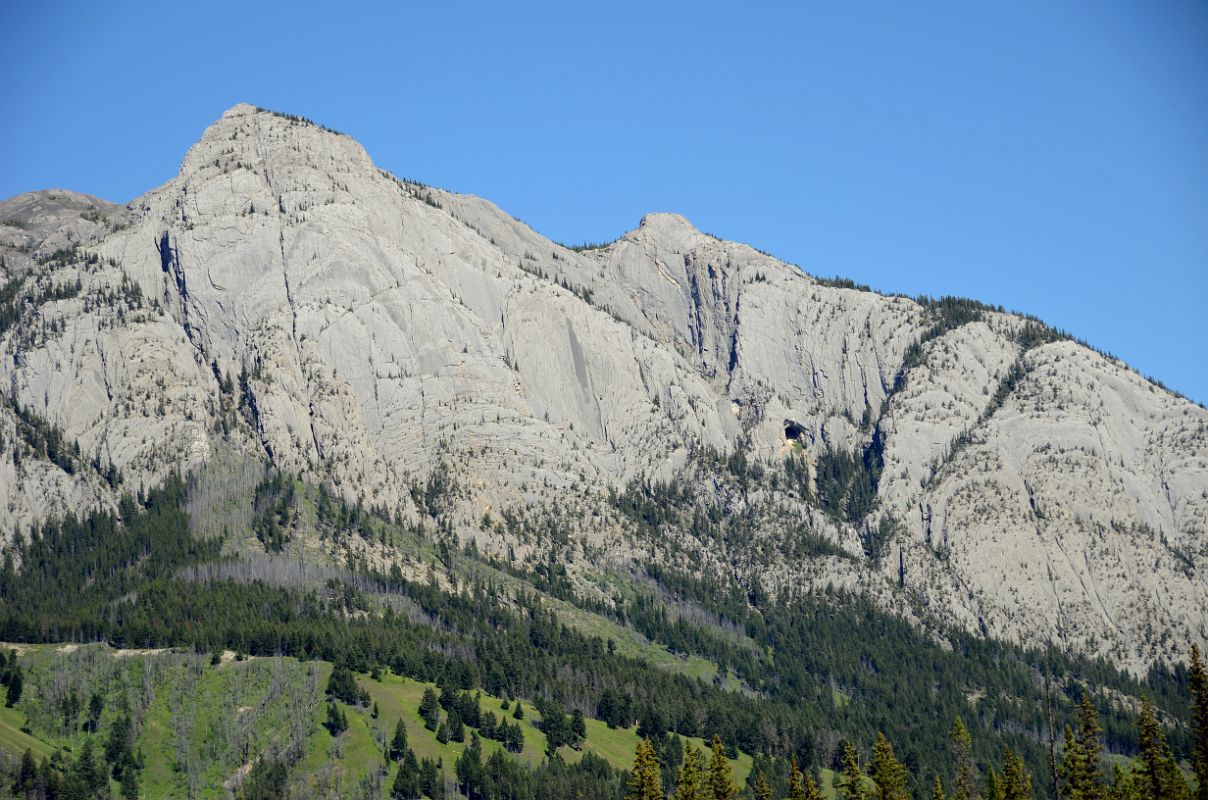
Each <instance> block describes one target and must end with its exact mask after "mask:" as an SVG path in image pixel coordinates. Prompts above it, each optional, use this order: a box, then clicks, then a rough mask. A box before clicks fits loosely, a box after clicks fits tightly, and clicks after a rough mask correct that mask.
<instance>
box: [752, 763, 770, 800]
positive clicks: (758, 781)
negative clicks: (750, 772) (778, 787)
mask: <svg viewBox="0 0 1208 800" xmlns="http://www.w3.org/2000/svg"><path fill="white" fill-rule="evenodd" d="M755 800H772V786H771V784H769V783H768V776H767V775H766V774H764V771H763V770H759V774H758V775H756V776H755Z"/></svg>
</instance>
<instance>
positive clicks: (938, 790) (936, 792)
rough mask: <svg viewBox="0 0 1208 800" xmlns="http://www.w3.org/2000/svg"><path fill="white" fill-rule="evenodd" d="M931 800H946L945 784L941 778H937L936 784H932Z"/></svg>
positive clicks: (937, 776)
mask: <svg viewBox="0 0 1208 800" xmlns="http://www.w3.org/2000/svg"><path fill="white" fill-rule="evenodd" d="M931 800H946V798H945V797H944V784H943V782H942V781H940V776H939V775H936V776H935V782H934V783H932V784H931Z"/></svg>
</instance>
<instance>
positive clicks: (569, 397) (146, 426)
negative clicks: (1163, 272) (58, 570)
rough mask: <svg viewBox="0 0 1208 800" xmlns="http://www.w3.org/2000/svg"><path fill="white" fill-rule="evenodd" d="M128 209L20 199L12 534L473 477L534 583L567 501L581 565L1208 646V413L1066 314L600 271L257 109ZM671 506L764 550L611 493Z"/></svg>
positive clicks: (383, 497) (742, 275)
mask: <svg viewBox="0 0 1208 800" xmlns="http://www.w3.org/2000/svg"><path fill="white" fill-rule="evenodd" d="M97 203H99V201H97ZM97 203H94V202H93V201H92V200H90V199H87V198H85V199H84V200H81V199H80V198H79V196H75V195H61V196H59V195H55V194H53V193H46V194H39V195H31V196H22V197H20V198H14V199H13V200H10V201H8V202H7V203H5V204H2V205H0V255H3V256H4V262H3V263H5V264H7V265H9V266H7V267H6V269H7V270H8V273H7V274H6V275H5V276H4V278H5V283H4V287H3V288H4V293H3V294H2V295H0V300H2V301H3V303H4V305H3V306H2V307H0V311H2V312H3V313H2V314H0V387H3V388H2V389H0V392H3V395H2V396H0V443H3V446H2V447H0V535H3V536H9V535H11V534H12V533H13V532H14V531H16V530H19V529H24V528H26V527H28V526H29V525H30V524H31V523H33V522H35V521H37V520H39V519H43V518H45V517H47V516H49V515H61V514H64V513H67V512H68V511H72V512H79V511H81V510H84V509H88V508H92V507H97V506H100V507H107V508H113V507H115V505H116V503H117V499H118V498H119V497H120V496H121V494H122V493H123V492H125V491H137V490H138V489H140V488H145V487H148V486H152V485H155V484H157V483H159V482H161V481H163V480H164V479H165V478H166V477H167V476H168V475H170V474H172V473H173V472H185V473H189V472H196V471H198V470H207V469H211V468H212V467H213V465H214V464H216V463H219V464H221V463H222V458H226V457H228V456H229V455H230V454H231V453H234V454H235V456H234V457H237V458H238V459H242V460H245V461H246V462H248V463H254V464H266V465H272V466H273V467H275V468H276V469H279V470H281V471H282V472H285V473H288V474H292V475H297V476H300V477H302V478H303V479H305V480H307V481H310V482H313V483H321V484H323V485H324V486H326V487H327V488H328V490H329V491H331V492H333V493H335V494H339V495H341V496H343V497H345V498H347V499H349V500H352V501H356V502H361V503H364V504H365V505H366V506H370V507H374V508H378V509H384V510H385V511H386V512H387V513H388V514H390V515H397V516H399V517H404V518H406V517H411V518H420V517H423V516H424V515H430V514H431V513H432V510H431V509H429V508H427V507H426V506H425V500H424V493H423V492H421V491H420V490H419V489H418V488H417V487H422V486H424V485H428V483H429V482H431V481H433V480H436V479H437V478H438V477H439V478H440V479H441V480H444V481H446V482H447V484H448V485H451V486H456V487H457V489H456V491H450V492H449V493H448V495H449V496H450V497H451V498H453V499H452V500H450V502H451V503H452V506H451V507H450V508H448V509H444V510H442V512H441V513H442V515H443V516H444V518H445V519H447V520H448V525H449V535H451V536H454V537H456V538H457V539H458V540H459V541H462V542H468V541H474V542H475V543H476V545H477V546H478V547H480V548H481V549H482V550H484V551H486V552H489V553H492V554H493V555H494V556H495V557H498V558H501V559H506V558H515V559H518V560H523V559H526V558H540V559H545V558H551V557H552V555H551V554H550V553H548V552H545V551H543V550H542V549H541V548H542V547H544V546H545V545H543V544H542V543H541V542H534V541H520V540H515V539H509V538H508V536H509V534H507V533H506V531H505V530H504V526H502V525H499V526H490V527H484V526H483V525H482V520H483V518H484V515H486V516H487V517H493V518H494V519H499V518H500V515H502V514H503V513H504V512H505V511H506V512H507V513H508V514H528V513H538V511H539V510H545V511H548V510H549V509H554V508H556V509H558V510H559V512H560V513H564V514H565V519H561V520H560V521H559V525H558V526H557V527H558V531H559V536H563V535H564V536H565V537H567V538H568V540H570V541H573V542H577V543H578V544H577V545H575V546H573V547H569V548H566V549H564V550H561V551H560V555H559V557H560V558H566V559H567V560H569V561H570V562H572V563H571V564H570V567H571V572H572V573H574V572H575V570H577V569H588V567H590V568H592V569H611V568H612V567H613V566H616V565H618V564H620V565H621V566H622V567H624V565H626V564H631V563H632V562H634V561H637V562H641V561H642V560H643V559H660V558H671V557H672V556H673V555H674V557H675V558H680V559H682V560H683V563H684V564H688V565H690V566H691V568H692V569H699V570H704V571H711V572H713V573H716V574H720V573H722V572H727V571H728V572H730V573H735V574H737V572H739V571H742V574H741V576H740V577H741V578H742V579H743V580H747V581H758V582H760V583H762V584H764V585H765V588H766V589H767V590H768V591H769V592H770V593H775V592H778V591H781V590H792V591H809V590H811V588H820V587H824V586H828V585H829V586H834V587H837V588H841V589H846V590H850V591H853V592H859V593H861V594H863V595H865V596H867V597H869V598H871V599H872V600H873V601H875V602H877V603H879V604H881V605H883V606H884V607H886V608H890V609H895V610H901V609H926V613H927V614H929V615H932V616H934V617H936V618H937V619H939V620H941V621H942V622H944V623H946V624H952V625H958V626H963V627H966V628H970V629H977V630H982V631H984V632H987V633H989V634H992V635H996V636H1001V637H1004V638H1009V639H1014V640H1024V639H1027V640H1029V641H1040V640H1055V641H1061V642H1063V643H1065V644H1067V645H1070V646H1073V647H1076V648H1080V649H1084V650H1086V651H1087V652H1092V653H1096V654H1108V653H1110V654H1113V655H1114V656H1116V657H1117V658H1118V659H1119V660H1120V661H1121V662H1122V663H1127V664H1132V665H1138V666H1140V665H1144V664H1146V663H1148V662H1149V660H1151V659H1153V658H1155V657H1161V656H1162V655H1164V654H1165V653H1166V652H1167V648H1168V647H1169V645H1170V643H1171V642H1181V641H1185V640H1187V639H1192V640H1197V639H1198V640H1199V641H1204V640H1205V639H1208V611H1205V609H1206V608H1208V602H1206V598H1208V583H1206V580H1208V579H1206V578H1205V576H1206V575H1208V412H1206V411H1204V409H1202V408H1199V407H1197V406H1195V405H1193V404H1191V403H1189V402H1186V401H1185V400H1182V399H1180V398H1178V397H1175V396H1174V395H1172V394H1170V393H1169V392H1166V391H1164V390H1162V389H1160V388H1159V387H1156V386H1154V385H1152V384H1150V383H1149V382H1147V381H1145V380H1144V379H1143V378H1141V377H1140V376H1138V375H1137V374H1136V373H1135V372H1133V371H1131V370H1129V369H1127V368H1126V367H1125V366H1123V365H1121V364H1119V363H1118V362H1114V361H1112V360H1110V359H1107V358H1105V357H1103V356H1101V355H1100V354H1098V353H1096V352H1094V351H1092V350H1090V349H1089V348H1087V347H1084V346H1082V345H1079V344H1077V343H1074V342H1072V341H1069V340H1067V339H1064V338H1063V337H1062V336H1060V335H1059V334H1058V333H1057V332H1055V331H1052V330H1051V329H1048V328H1046V327H1045V326H1043V325H1039V324H1037V323H1034V322H1032V321H1029V320H1025V319H1023V318H1021V317H1018V316H1014V315H1011V314H1004V313H1001V312H998V311H995V310H992V309H990V308H988V307H986V306H981V305H979V304H976V303H972V302H964V301H955V302H947V303H935V302H930V301H925V300H920V301H915V300H911V299H908V298H902V297H884V296H881V295H878V294H875V293H873V292H868V291H858V290H855V289H853V288H851V287H843V286H835V285H830V284H829V283H828V282H825V281H811V280H808V279H806V278H804V277H803V276H802V275H801V274H800V272H799V270H797V269H795V268H794V267H792V266H791V265H788V264H784V263H783V262H779V261H777V260H775V259H773V258H771V257H769V256H766V255H764V254H762V253H760V252H758V251H756V250H755V249H754V248H751V247H747V246H745V245H740V244H736V243H733V242H725V241H721V240H718V239H715V238H713V237H711V236H709V235H707V234H705V233H702V232H701V231H699V230H697V229H696V228H695V227H694V226H693V225H692V224H691V223H690V222H689V221H688V220H687V219H685V218H684V217H682V216H680V215H678V214H667V213H659V214H648V215H646V216H645V217H643V219H642V221H641V223H640V224H639V225H638V227H637V228H636V229H635V230H633V231H630V232H629V233H627V234H625V235H624V236H622V237H621V238H620V239H619V240H618V241H617V242H615V243H614V244H612V245H608V246H604V247H594V248H566V247H563V246H560V245H558V244H556V243H554V242H551V241H550V240H548V239H546V238H544V237H542V236H541V235H540V234H538V233H537V232H536V231H534V230H532V229H531V228H529V227H527V226H526V225H524V224H523V223H520V222H519V221H517V220H515V219H513V218H511V217H510V216H509V215H507V214H506V213H504V212H502V211H500V210H499V209H497V208H495V207H494V206H492V205H491V204H490V203H488V202H486V201H483V200H480V199H478V198H473V197H468V196H464V195H455V194H451V193H448V192H443V191H441V190H439V189H434V188H431V187H426V186H422V185H419V184H415V183H410V182H406V181H401V180H397V179H395V178H393V177H391V176H390V175H388V174H386V173H384V172H382V171H380V170H378V169H377V168H376V167H374V165H373V162H372V161H371V160H370V158H369V156H368V155H367V154H366V153H365V151H364V149H363V148H362V147H361V146H360V145H359V144H358V143H357V142H355V141H354V140H353V139H351V138H350V137H348V136H344V135H341V134H337V133H335V132H333V131H330V130H327V129H325V128H323V127H322V126H320V125H317V124H315V123H313V122H310V121H308V120H304V119H302V118H300V117H294V116H290V115H283V114H277V113H273V112H267V111H262V110H259V109H256V108H254V107H252V106H250V105H247V104H240V105H237V106H234V107H232V108H231V109H230V110H228V111H227V112H226V113H225V114H224V115H223V116H222V118H221V119H219V120H217V121H216V122H214V123H213V124H212V125H211V126H210V127H209V128H208V129H207V130H206V131H205V134H204V135H203V136H202V138H201V140H200V141H199V142H198V143H197V144H195V145H194V146H193V147H192V148H190V150H189V152H188V154H187V155H186V157H185V159H184V161H183V163H182V166H181V171H180V174H179V175H178V176H177V177H176V178H174V179H173V180H171V181H169V182H168V183H167V184H165V185H164V186H162V187H160V188H158V189H155V190H153V191H151V192H149V193H148V194H146V195H144V196H143V197H141V198H139V199H138V200H137V201H135V202H133V203H131V205H130V211H127V210H126V209H124V208H121V207H116V206H107V205H104V204H100V205H98V204H97ZM60 244H61V245H62V246H60ZM54 253H58V255H57V256H54V255H52V254H54ZM49 431H54V432H55V433H54V434H53V436H52V435H51V434H50V433H48V432H49ZM48 441H50V442H52V443H55V442H58V443H69V444H68V445H67V446H66V447H63V446H52V447H48V446H47V442H48ZM224 454H226V455H224ZM719 465H720V466H719ZM751 465H754V466H753V467H752V466H751ZM748 467H750V469H748ZM717 470H731V471H733V470H738V472H740V473H741V474H742V475H743V476H744V480H745V481H747V483H746V484H745V485H744V488H743V489H742V491H741V492H732V491H730V490H729V489H727V488H726V486H727V480H729V479H728V478H726V477H725V475H721V474H719V473H718V472H717ZM727 474H729V473H727ZM756 475H758V476H759V478H758V479H757V478H755V477H753V476H756ZM434 476H435V477H434ZM658 485H680V486H691V487H693V489H694V491H697V490H699V491H700V492H702V493H703V494H702V496H701V499H700V502H701V503H702V504H703V506H702V517H701V518H702V519H705V518H710V519H711V518H712V516H713V515H714V513H715V512H718V510H719V509H724V510H725V511H724V514H721V516H720V517H719V519H720V518H725V519H740V520H745V521H746V524H748V525H749V527H748V528H747V529H745V530H744V532H743V533H742V535H741V536H739V537H737V538H734V539H729V538H726V537H724V536H721V535H720V534H717V535H714V534H716V531H714V533H711V534H709V536H708V538H707V539H705V538H700V536H699V535H698V534H699V531H696V530H688V529H683V530H678V529H677V530H675V531H669V532H665V535H666V536H669V537H671V539H668V540H665V541H664V545H665V544H666V541H673V542H674V546H673V547H666V546H663V545H660V546H658V547H655V546H654V545H653V543H651V542H647V541H643V540H641V538H640V536H637V535H636V534H634V532H633V531H632V530H630V529H628V528H626V527H625V526H624V521H623V519H622V518H620V517H619V516H618V513H617V511H616V508H615V506H614V505H613V504H612V502H613V501H612V498H615V497H618V496H621V494H622V493H624V492H625V491H626V490H627V489H633V490H634V491H640V490H641V489H642V487H646V488H647V489H649V487H651V486H658ZM635 487H636V488H635ZM542 513H545V512H544V511H542ZM710 524H712V523H710ZM803 537H805V538H803ZM806 540H808V541H807V543H806V544H802V542H803V541H806ZM808 542H813V543H814V544H808ZM818 543H824V546H823V545H820V544H818ZM767 553H777V554H779V555H778V556H777V558H776V559H774V560H772V561H768V560H767V558H766V557H764V556H763V555H760V554H765V555H766V554H767ZM819 553H821V555H819ZM379 555H380V556H381V557H382V558H388V555H382V554H379ZM757 563H758V569H756V567H755V565H756V564H757ZM1141 564H1143V565H1145V566H1146V569H1144V570H1139V569H1138V568H1137V565H1141ZM1151 567H1152V569H1151ZM626 568H627V567H626ZM744 570H745V571H744ZM911 613H914V612H911ZM1168 629H1169V630H1170V631H1172V635H1171V636H1170V637H1169V638H1161V636H1160V632H1164V631H1166V630H1168Z"/></svg>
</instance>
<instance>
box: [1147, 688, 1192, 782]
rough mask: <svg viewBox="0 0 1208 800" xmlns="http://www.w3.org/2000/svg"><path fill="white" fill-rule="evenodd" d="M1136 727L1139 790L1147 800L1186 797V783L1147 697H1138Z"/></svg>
mask: <svg viewBox="0 0 1208 800" xmlns="http://www.w3.org/2000/svg"><path fill="white" fill-rule="evenodd" d="M1138 728H1139V734H1140V735H1139V736H1138V745H1139V747H1140V753H1139V754H1138V756H1137V758H1138V760H1139V761H1140V766H1139V769H1138V778H1140V784H1141V785H1140V786H1138V787H1137V788H1138V790H1139V793H1140V794H1141V795H1142V796H1144V797H1146V798H1147V800H1183V799H1184V798H1186V797H1187V784H1186V783H1185V782H1184V781H1183V776H1182V773H1181V772H1180V771H1179V767H1178V764H1176V763H1175V760H1174V755H1173V754H1172V753H1171V752H1170V745H1168V744H1167V743H1166V736H1165V734H1163V733H1162V728H1161V726H1160V725H1158V718H1157V715H1156V713H1155V712H1154V708H1153V703H1151V702H1150V701H1149V698H1148V697H1145V698H1142V700H1141V718H1140V720H1139V721H1138Z"/></svg>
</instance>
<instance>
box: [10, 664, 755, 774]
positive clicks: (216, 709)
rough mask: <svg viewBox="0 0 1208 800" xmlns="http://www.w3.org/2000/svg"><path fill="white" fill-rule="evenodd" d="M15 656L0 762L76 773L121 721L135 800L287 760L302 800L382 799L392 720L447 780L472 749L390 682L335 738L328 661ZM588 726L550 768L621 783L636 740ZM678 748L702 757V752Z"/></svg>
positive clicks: (536, 716)
mask: <svg viewBox="0 0 1208 800" xmlns="http://www.w3.org/2000/svg"><path fill="white" fill-rule="evenodd" d="M21 650H22V652H21V655H20V656H19V658H18V663H19V664H20V666H21V668H22V670H23V671H24V674H25V676H26V682H25V692H24V694H23V696H22V699H21V701H20V702H19V703H18V704H17V707H16V708H3V709H0V753H3V754H4V755H6V756H9V757H19V756H20V755H21V754H22V753H24V752H25V751H26V750H30V751H32V752H33V753H34V754H35V755H37V756H39V757H43V758H48V757H50V756H51V755H52V754H54V753H55V752H56V751H60V752H61V754H62V756H63V757H64V758H65V759H66V760H67V761H70V760H71V758H72V757H74V756H76V755H78V754H79V752H80V751H81V748H82V746H83V744H84V742H85V741H87V740H88V739H89V738H92V739H93V741H94V742H95V743H97V744H98V745H99V744H100V743H103V742H104V741H105V740H106V738H107V736H108V734H109V732H110V731H111V729H112V728H113V726H114V725H115V722H116V720H117V719H118V717H119V716H122V715H128V716H130V717H131V718H132V719H133V721H134V726H133V727H134V731H135V735H134V750H135V752H137V753H138V754H139V756H140V758H141V761H142V763H143V767H142V769H141V770H140V775H139V777H140V787H141V794H140V796H142V797H148V798H160V797H177V796H189V795H191V796H195V797H198V798H211V797H213V798H221V797H225V796H226V792H227V790H228V789H230V788H233V787H235V786H236V785H237V783H238V781H239V779H240V778H241V777H242V776H243V775H245V774H246V773H247V772H248V771H249V770H250V768H251V766H252V764H253V762H254V760H255V759H256V757H258V756H259V755H261V754H265V753H267V754H288V753H290V752H291V750H292V751H293V755H294V757H295V758H296V759H297V761H296V765H295V766H294V767H293V768H292V770H291V771H290V774H291V778H290V780H291V783H292V784H293V786H294V789H295V794H296V795H297V796H305V794H304V793H305V792H313V793H314V794H315V795H316V796H327V795H332V796H362V795H363V796H375V797H383V798H385V797H388V796H389V787H390V784H391V782H392V781H393V778H394V775H395V773H396V771H397V769H398V767H397V766H396V765H395V764H393V763H388V762H387V761H386V759H385V757H384V755H383V752H384V750H385V747H386V744H387V743H388V741H389V739H390V737H391V735H392V733H393V731H394V728H395V724H396V722H397V721H398V720H400V719H401V720H402V721H403V723H404V726H405V727H406V730H407V734H408V742H409V744H410V746H411V748H412V750H414V752H415V754H416V756H417V757H418V758H420V759H424V758H427V759H432V760H433V761H439V762H440V763H441V764H442V765H443V767H444V770H445V772H446V775H450V776H451V775H452V771H453V765H454V764H455V763H456V761H457V759H458V757H459V756H461V754H462V753H463V752H464V751H465V749H466V743H467V742H468V740H469V731H468V730H467V733H466V738H465V740H464V741H461V742H455V741H450V742H448V743H441V742H439V741H438V740H437V737H436V734H435V733H434V732H433V731H431V730H428V729H427V728H425V727H424V722H423V719H422V717H421V715H420V701H421V699H422V697H423V694H424V690H425V689H432V690H433V691H436V692H439V688H438V687H437V686H436V684H434V683H429V682H424V681H418V680H413V679H409V678H405V677H401V676H398V675H394V674H392V673H389V672H386V673H385V674H382V675H381V676H380V678H378V679H374V678H371V677H370V676H369V675H368V674H359V675H357V678H356V679H357V685H358V686H359V687H361V688H362V689H364V690H365V691H366V692H367V694H368V697H369V702H368V703H366V704H363V705H362V704H357V705H348V704H346V703H340V707H341V708H342V709H343V710H344V711H345V713H346V715H347V718H348V722H349V727H348V729H347V730H346V731H344V732H343V733H341V734H340V735H339V736H332V735H331V734H330V733H329V732H328V731H327V729H326V728H324V727H323V725H322V722H323V718H324V714H325V709H326V700H325V696H324V691H323V689H324V687H325V686H326V684H327V681H328V678H329V676H330V674H331V671H332V665H331V663H330V662H326V661H312V662H300V661H298V660H297V659H294V658H290V657H246V658H238V659H237V658H235V656H234V654H233V653H229V652H228V653H225V654H222V655H220V656H217V657H215V656H209V655H199V654H195V653H187V652H181V651H173V650H118V649H114V648H111V647H108V646H106V645H102V644H98V645H88V646H82V647H77V646H74V645H62V646H57V645H34V646H23V647H22V648H21ZM94 696H96V697H98V698H100V700H99V704H97V705H98V706H99V708H100V714H99V716H98V717H97V718H96V720H95V723H94V722H93V720H92V718H91V717H90V708H89V707H90V705H91V704H92V698H93V697H94ZM73 698H74V699H73ZM479 700H480V703H481V708H482V710H483V711H484V712H487V711H490V712H492V713H494V715H495V716H496V717H498V718H500V719H507V720H511V719H512V716H511V714H512V710H513V709H514V708H515V706H514V703H515V702H516V700H515V699H512V700H510V701H508V703H507V705H508V708H506V709H505V708H504V704H505V700H504V699H503V698H501V697H497V696H495V695H492V694H490V693H486V692H480V693H479ZM519 702H521V703H522V704H523V707H524V709H525V714H524V719H523V720H521V721H520V726H521V730H522V731H523V735H524V747H523V750H522V751H521V752H520V753H519V754H507V755H508V757H510V758H515V759H516V760H518V761H520V762H522V763H524V764H526V765H528V766H532V767H535V766H537V765H539V764H541V763H542V762H543V761H544V760H545V759H546V758H547V755H546V748H547V739H546V736H545V734H544V733H543V732H542V730H541V728H540V722H541V715H540V713H539V712H538V711H537V709H536V708H535V706H534V704H533V702H532V701H531V700H526V699H524V698H520V700H519ZM375 706H376V709H377V716H376V718H375V717H374V714H373V711H374V707H375ZM585 722H586V728H587V737H586V739H585V741H584V742H583V743H582V745H581V747H578V748H571V747H569V746H563V747H561V748H560V749H559V752H558V755H559V756H560V757H561V758H562V759H563V760H564V761H566V762H567V763H572V764H573V763H575V762H578V761H579V760H580V759H582V758H583V757H584V755H585V754H587V753H593V754H595V755H596V756H599V757H601V758H603V759H604V760H605V761H607V762H608V763H609V764H610V765H611V766H613V767H614V768H616V769H617V770H618V771H619V770H625V769H628V768H629V766H630V764H631V763H632V760H633V754H634V750H635V748H636V746H637V743H638V735H637V729H636V727H628V728H610V727H609V726H608V725H606V724H604V723H603V722H601V721H599V720H596V719H591V718H588V719H586V721H585ZM22 728H27V729H28V732H25V731H23V730H22ZM684 743H685V745H687V746H694V747H697V748H698V749H701V750H703V751H707V749H708V745H707V743H706V742H704V741H703V740H701V739H697V738H688V739H685V740H684ZM482 744H483V750H484V754H485V755H489V754H491V753H494V752H505V753H506V751H504V750H503V747H502V745H501V744H500V743H499V742H497V741H493V740H489V739H484V740H482ZM751 763H752V760H751V756H750V755H748V754H745V753H740V754H739V756H738V758H736V759H733V760H732V761H731V768H732V770H733V773H734V776H735V778H736V780H737V781H739V782H740V783H743V782H745V781H746V779H747V775H748V774H749V772H750V770H751ZM366 792H368V794H366Z"/></svg>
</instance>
